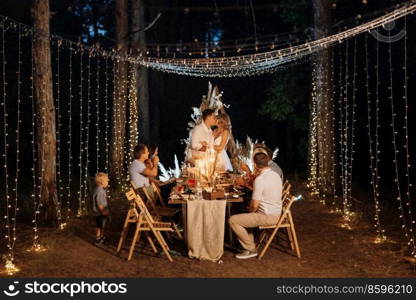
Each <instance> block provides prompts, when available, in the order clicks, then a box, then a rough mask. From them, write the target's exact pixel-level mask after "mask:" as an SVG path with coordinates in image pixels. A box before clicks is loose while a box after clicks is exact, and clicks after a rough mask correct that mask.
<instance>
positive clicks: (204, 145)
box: [186, 109, 217, 161]
mask: <svg viewBox="0 0 416 300" xmlns="http://www.w3.org/2000/svg"><path fill="white" fill-rule="evenodd" d="M216 124H217V118H216V116H215V111H214V110H212V109H206V110H204V111H203V112H202V122H201V124H198V125H196V126H195V127H194V129H192V131H191V141H190V145H189V148H188V151H187V153H186V160H188V161H192V156H193V151H201V152H205V151H207V150H208V149H212V148H214V136H213V134H212V130H211V126H214V125H216Z"/></svg>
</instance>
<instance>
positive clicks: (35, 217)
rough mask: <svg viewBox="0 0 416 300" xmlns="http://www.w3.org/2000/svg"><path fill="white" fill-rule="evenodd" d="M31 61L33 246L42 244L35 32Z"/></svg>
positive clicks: (31, 48)
mask: <svg viewBox="0 0 416 300" xmlns="http://www.w3.org/2000/svg"><path fill="white" fill-rule="evenodd" d="M30 45H31V47H30V50H31V51H30V58H31V60H30V63H31V74H30V100H31V108H32V120H31V121H32V128H31V132H30V136H31V144H32V183H33V191H32V199H33V219H32V224H33V243H32V247H38V246H39V245H40V242H39V234H38V215H39V202H40V199H39V202H38V201H37V197H36V191H37V185H36V163H37V159H36V145H35V128H36V127H35V126H36V125H35V118H36V111H35V97H34V86H33V80H34V74H35V66H34V64H33V60H34V59H33V33H32V36H31V43H30Z"/></svg>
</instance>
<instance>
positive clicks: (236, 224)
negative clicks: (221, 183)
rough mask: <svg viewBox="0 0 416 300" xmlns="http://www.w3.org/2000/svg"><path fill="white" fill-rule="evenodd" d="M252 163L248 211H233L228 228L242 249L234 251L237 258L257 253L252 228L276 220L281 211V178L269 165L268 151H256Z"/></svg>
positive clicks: (272, 223) (244, 257)
mask: <svg viewBox="0 0 416 300" xmlns="http://www.w3.org/2000/svg"><path fill="white" fill-rule="evenodd" d="M254 164H255V166H256V168H257V169H258V172H259V175H258V176H257V177H256V179H255V180H254V185H253V195H252V198H251V202H250V206H249V208H248V210H249V213H244V214H237V215H233V216H231V217H230V220H229V223H230V226H231V228H232V229H233V231H234V232H235V234H236V235H237V237H238V240H239V241H240V244H241V246H242V247H243V248H244V249H245V250H244V251H243V252H242V253H241V254H238V255H236V258H239V259H246V258H251V257H256V256H257V252H256V244H255V242H254V237H253V233H252V228H256V227H258V226H260V225H274V224H276V223H277V221H278V220H279V216H280V213H281V212H282V188H283V186H282V179H281V178H280V176H279V175H278V174H277V173H276V172H274V171H272V170H271V169H270V167H269V166H268V164H269V157H268V155H267V154H265V153H257V154H256V155H254Z"/></svg>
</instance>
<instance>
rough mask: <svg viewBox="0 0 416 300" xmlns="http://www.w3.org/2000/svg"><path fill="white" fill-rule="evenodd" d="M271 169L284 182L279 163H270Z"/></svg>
mask: <svg viewBox="0 0 416 300" xmlns="http://www.w3.org/2000/svg"><path fill="white" fill-rule="evenodd" d="M269 168H270V169H272V171H274V172H276V173H277V174H279V176H280V178H281V179H282V181H283V171H282V169H281V168H280V167H279V165H278V164H277V163H275V162H274V161H272V160H271V161H269Z"/></svg>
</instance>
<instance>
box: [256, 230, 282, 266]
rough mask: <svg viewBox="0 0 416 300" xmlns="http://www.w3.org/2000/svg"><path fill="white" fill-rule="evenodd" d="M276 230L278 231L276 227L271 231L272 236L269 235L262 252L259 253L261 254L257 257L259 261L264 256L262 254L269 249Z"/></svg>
mask: <svg viewBox="0 0 416 300" xmlns="http://www.w3.org/2000/svg"><path fill="white" fill-rule="evenodd" d="M278 229H279V227H276V228H275V229H274V230H273V232H272V234H271V235H270V237H269V239H268V240H267V243H266V245H265V246H264V248H263V250H262V251H261V253H260V255H259V257H258V258H259V259H261V258H262V257H263V256H264V254H265V253H266V251H267V249H269V246H270V244H271V243H272V241H273V239H274V236H275V235H276V233H277V231H278Z"/></svg>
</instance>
